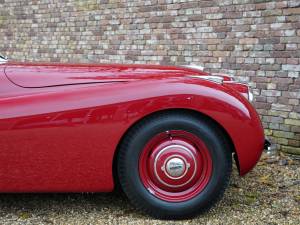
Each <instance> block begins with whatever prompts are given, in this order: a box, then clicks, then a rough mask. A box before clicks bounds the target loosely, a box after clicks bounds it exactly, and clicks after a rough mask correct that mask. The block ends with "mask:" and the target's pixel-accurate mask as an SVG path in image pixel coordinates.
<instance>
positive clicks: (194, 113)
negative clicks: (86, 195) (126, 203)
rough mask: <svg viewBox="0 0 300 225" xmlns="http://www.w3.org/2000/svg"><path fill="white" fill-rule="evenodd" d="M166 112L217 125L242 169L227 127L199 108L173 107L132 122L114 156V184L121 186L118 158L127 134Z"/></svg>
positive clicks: (237, 164)
mask: <svg viewBox="0 0 300 225" xmlns="http://www.w3.org/2000/svg"><path fill="white" fill-rule="evenodd" d="M165 113H184V114H190V115H191V116H195V117H197V118H202V119H203V118H205V119H206V120H207V121H209V123H211V124H212V125H213V126H215V128H217V129H218V130H219V131H220V132H222V134H223V135H224V137H225V138H226V140H225V141H226V142H227V143H228V145H229V147H230V150H231V152H232V153H233V154H234V160H235V163H236V166H237V168H238V170H240V166H239V160H238V157H237V152H236V149H235V146H234V143H233V140H232V138H231V137H230V135H229V133H228V132H227V131H226V130H225V128H224V127H223V126H222V125H221V124H220V123H218V122H217V121H216V120H214V119H213V118H211V117H209V116H207V115H206V114H204V113H202V112H199V111H197V110H193V109H186V108H171V109H164V110H159V111H155V112H152V113H150V114H147V115H144V116H143V117H142V118H140V119H139V120H137V121H135V122H134V123H133V124H131V126H130V127H129V128H128V129H127V130H126V131H125V132H124V134H123V135H122V137H121V139H120V141H119V143H118V145H117V148H116V150H115V153H114V156H113V163H112V169H113V180H114V184H115V187H116V186H117V187H119V181H118V178H117V176H118V175H117V164H118V162H117V160H118V154H119V150H120V146H121V144H122V142H123V140H124V138H125V137H126V135H127V134H128V133H129V132H130V131H131V130H132V129H133V128H134V127H135V126H137V125H138V124H140V123H142V122H143V121H145V120H148V119H151V118H153V117H156V116H159V115H161V114H165Z"/></svg>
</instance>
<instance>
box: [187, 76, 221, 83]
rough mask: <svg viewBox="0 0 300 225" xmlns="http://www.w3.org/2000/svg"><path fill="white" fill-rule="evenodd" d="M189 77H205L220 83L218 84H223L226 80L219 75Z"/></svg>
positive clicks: (204, 78)
mask: <svg viewBox="0 0 300 225" xmlns="http://www.w3.org/2000/svg"><path fill="white" fill-rule="evenodd" d="M188 77H191V78H199V79H203V80H209V81H213V82H215V83H218V84H223V82H224V79H223V77H218V76H202V75H190V76H188Z"/></svg>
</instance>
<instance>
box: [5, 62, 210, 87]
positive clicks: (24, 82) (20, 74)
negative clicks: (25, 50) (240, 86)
mask: <svg viewBox="0 0 300 225" xmlns="http://www.w3.org/2000/svg"><path fill="white" fill-rule="evenodd" d="M2 66H3V67H4V72H5V75H6V76H7V78H8V79H9V80H11V82H13V83H15V84H16V85H18V86H21V87H49V86H58V85H70V84H85V83H99V82H120V81H132V80H141V79H164V78H169V77H183V76H187V75H188V76H191V75H197V76H202V75H209V74H208V73H205V72H203V71H201V70H197V69H193V68H186V67H176V66H160V65H123V64H122V65H121V64H57V63H16V62H8V63H5V65H2ZM2 66H1V67H2Z"/></svg>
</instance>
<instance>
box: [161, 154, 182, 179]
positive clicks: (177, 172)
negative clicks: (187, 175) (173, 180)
mask: <svg viewBox="0 0 300 225" xmlns="http://www.w3.org/2000/svg"><path fill="white" fill-rule="evenodd" d="M185 168H186V165H185V162H184V161H183V160H182V159H180V158H178V157H175V158H171V159H170V160H168V161H167V163H166V172H167V173H168V175H169V176H171V177H180V176H181V175H182V174H183V173H184V171H185Z"/></svg>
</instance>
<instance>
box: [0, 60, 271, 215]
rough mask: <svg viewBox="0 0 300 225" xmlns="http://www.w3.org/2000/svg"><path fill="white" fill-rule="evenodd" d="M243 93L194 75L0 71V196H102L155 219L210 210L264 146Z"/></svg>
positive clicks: (31, 67)
mask: <svg viewBox="0 0 300 225" xmlns="http://www.w3.org/2000/svg"><path fill="white" fill-rule="evenodd" d="M251 100H252V94H251V91H250V89H249V88H248V86H247V85H244V84H240V83H237V82H235V81H234V80H233V78H232V77H230V76H227V75H222V74H209V73H206V72H203V71H202V70H201V69H199V68H197V67H194V66H182V67H176V66H159V65H109V64H98V65H85V64H76V65H75V64H73V65H72V64H51V63H16V62H10V61H7V60H6V59H1V61H0V149H1V151H0V192H3V193H18V192H110V191H112V190H113V189H114V188H115V187H116V186H120V187H121V189H122V190H123V191H124V192H125V194H126V195H127V196H128V198H129V199H130V200H131V202H132V203H133V205H135V206H136V207H137V208H139V209H141V210H142V211H144V212H146V213H148V214H149V215H151V216H153V217H156V218H162V219H168V218H171V219H181V218H187V217H191V216H194V215H196V214H198V213H200V212H203V211H205V210H207V209H209V208H210V207H211V206H212V205H213V204H215V203H216V202H217V201H218V200H219V199H220V198H221V196H222V195H223V193H224V190H225V188H226V187H227V186H228V182H229V178H230V174H231V170H232V156H234V159H235V162H236V164H237V167H238V170H239V173H240V175H244V174H246V173H247V172H248V171H250V170H251V169H252V168H253V167H254V165H255V164H256V163H257V161H258V160H259V157H260V155H261V153H262V151H263V149H264V148H266V147H268V145H269V144H268V143H267V144H266V145H265V138H264V133H263V128H262V125H261V122H260V119H259V116H258V114H257V113H256V111H255V109H254V108H253V107H252V105H251V103H250V101H251Z"/></svg>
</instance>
